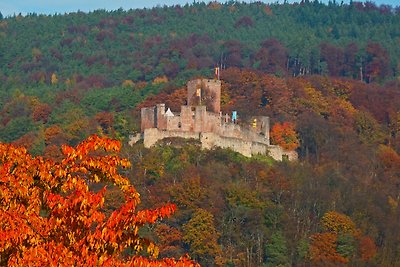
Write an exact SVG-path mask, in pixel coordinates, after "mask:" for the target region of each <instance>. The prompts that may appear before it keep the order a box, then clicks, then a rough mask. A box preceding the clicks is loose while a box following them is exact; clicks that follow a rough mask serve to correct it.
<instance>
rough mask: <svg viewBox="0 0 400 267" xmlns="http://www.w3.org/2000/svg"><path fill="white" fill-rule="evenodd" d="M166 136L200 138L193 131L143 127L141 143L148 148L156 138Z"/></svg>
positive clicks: (159, 138)
mask: <svg viewBox="0 0 400 267" xmlns="http://www.w3.org/2000/svg"><path fill="white" fill-rule="evenodd" d="M168 137H181V138H186V139H189V138H193V139H196V140H199V139H200V135H199V133H194V132H182V131H163V130H159V129H157V128H151V129H145V130H144V133H143V139H144V141H143V144H144V147H146V148H150V147H152V146H153V145H155V144H156V143H157V141H158V140H162V139H164V138H168Z"/></svg>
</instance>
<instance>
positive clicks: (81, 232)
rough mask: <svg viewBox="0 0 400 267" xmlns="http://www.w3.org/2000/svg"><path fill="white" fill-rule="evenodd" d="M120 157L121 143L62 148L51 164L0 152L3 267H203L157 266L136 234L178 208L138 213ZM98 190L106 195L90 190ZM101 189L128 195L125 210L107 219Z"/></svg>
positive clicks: (169, 262) (21, 152)
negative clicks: (95, 187) (94, 187)
mask: <svg viewBox="0 0 400 267" xmlns="http://www.w3.org/2000/svg"><path fill="white" fill-rule="evenodd" d="M119 150H120V143H119V142H118V141H115V140H111V139H106V138H99V137H97V136H91V137H89V138H88V139H87V140H85V141H83V142H82V143H80V144H79V145H77V146H76V147H75V148H73V147H69V146H66V145H64V146H62V152H63V156H64V158H63V159H62V161H60V162H54V161H52V160H46V159H44V158H42V157H31V156H30V155H29V154H28V153H27V151H26V149H24V148H16V147H14V146H12V145H8V144H0V164H1V165H0V173H1V181H0V191H1V192H2V194H1V195H0V202H1V207H0V226H1V227H0V244H1V245H0V261H1V262H0V264H1V265H2V266H3V265H7V264H8V265H9V266H28V265H29V266H43V265H59V266H72V265H75V266H98V265H102V266H104V265H106V266H139V265H141V266H175V265H178V266H198V265H197V264H196V263H194V262H192V261H190V260H188V259H187V258H182V259H180V260H174V259H163V260H159V261H157V260H155V259H156V257H157V255H158V248H157V247H156V246H155V244H154V243H153V242H151V241H150V240H148V239H146V238H144V237H142V236H140V234H139V233H138V231H139V229H140V228H141V227H142V226H143V225H145V224H153V223H155V222H156V221H157V220H159V219H162V218H165V217H169V216H170V215H171V214H172V213H174V211H175V209H176V207H175V205H173V204H166V205H165V206H162V207H160V208H157V209H153V210H137V206H138V204H139V203H140V198H139V194H138V193H137V192H136V190H135V188H134V187H133V186H132V185H130V184H129V181H128V179H127V178H125V177H123V176H121V175H120V174H119V173H118V170H119V169H120V168H125V169H126V168H128V167H129V166H130V163H129V162H128V161H127V160H126V159H121V158H120V157H119V156H118V155H117V154H116V153H117V152H118V151H119ZM96 183H101V184H100V185H103V188H102V189H100V190H98V191H93V190H91V189H90V188H91V187H92V186H91V185H93V184H96ZM104 184H112V185H114V186H116V187H118V188H119V189H120V190H121V191H122V192H123V194H124V203H123V204H122V205H121V206H120V207H119V208H118V209H116V210H115V211H114V212H112V213H111V214H110V215H108V216H106V214H105V212H104V210H103V207H104V202H105V201H106V200H107V199H106V198H105V192H106V190H107V189H106V186H104ZM127 253H129V254H130V256H126V255H127ZM143 255H148V257H149V258H145V257H144V256H143Z"/></svg>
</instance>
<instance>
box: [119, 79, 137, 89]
mask: <svg viewBox="0 0 400 267" xmlns="http://www.w3.org/2000/svg"><path fill="white" fill-rule="evenodd" d="M134 85H135V83H134V82H133V81H132V80H125V81H123V82H122V87H125V88H129V87H130V88H132V87H133V86H134Z"/></svg>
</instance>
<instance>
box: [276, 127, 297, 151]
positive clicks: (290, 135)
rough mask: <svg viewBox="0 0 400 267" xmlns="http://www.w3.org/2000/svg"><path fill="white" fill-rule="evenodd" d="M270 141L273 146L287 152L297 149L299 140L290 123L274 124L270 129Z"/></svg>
mask: <svg viewBox="0 0 400 267" xmlns="http://www.w3.org/2000/svg"><path fill="white" fill-rule="evenodd" d="M271 140H272V142H273V143H274V144H276V145H279V146H282V147H283V148H284V149H287V150H294V149H296V148H298V147H299V139H298V138H297V133H296V131H295V129H294V125H293V124H292V123H290V122H284V123H275V124H274V126H273V127H272V129H271Z"/></svg>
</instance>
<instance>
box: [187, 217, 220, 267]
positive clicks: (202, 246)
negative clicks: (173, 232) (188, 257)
mask: <svg viewBox="0 0 400 267" xmlns="http://www.w3.org/2000/svg"><path fill="white" fill-rule="evenodd" d="M218 238H219V233H218V232H217V230H216V229H215V225H214V216H213V215H212V214H211V213H210V212H208V211H206V210H204V209H197V210H196V212H194V214H193V216H192V218H191V219H190V220H189V222H188V223H187V224H185V225H183V241H185V242H186V243H187V244H189V246H190V251H191V253H192V255H193V256H194V257H196V258H197V259H198V260H199V261H200V262H203V263H205V265H210V264H212V263H213V262H214V258H215V257H216V256H217V255H218V254H219V253H220V250H221V248H220V247H219V245H218Z"/></svg>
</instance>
